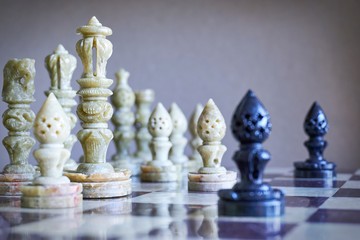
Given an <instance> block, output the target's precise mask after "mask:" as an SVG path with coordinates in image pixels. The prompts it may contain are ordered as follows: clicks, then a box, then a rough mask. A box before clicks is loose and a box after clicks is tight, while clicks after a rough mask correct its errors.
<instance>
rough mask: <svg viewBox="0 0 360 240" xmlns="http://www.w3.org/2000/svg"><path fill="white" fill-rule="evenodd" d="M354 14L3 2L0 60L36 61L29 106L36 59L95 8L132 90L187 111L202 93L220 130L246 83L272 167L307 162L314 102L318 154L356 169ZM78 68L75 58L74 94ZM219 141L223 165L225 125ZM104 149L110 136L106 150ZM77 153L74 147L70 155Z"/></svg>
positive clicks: (331, 6) (211, 5)
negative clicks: (150, 92)
mask: <svg viewBox="0 0 360 240" xmlns="http://www.w3.org/2000/svg"><path fill="white" fill-rule="evenodd" d="M359 12H360V2H359V1H235V0H234V1H216V0H214V1H200V0H194V1H169V0H168V1H166V0H164V1H160V0H156V1H149V0H148V1H146V0H144V1H15V0H11V1H1V8H0V20H1V21H0V35H1V38H0V66H2V67H3V66H4V65H5V63H6V61H7V60H8V59H10V58H14V57H16V58H23V57H30V58H34V59H35V60H36V68H37V75H36V79H35V82H36V95H35V97H36V99H37V101H36V102H35V103H34V104H33V105H32V108H33V109H34V111H35V112H37V111H38V110H39V107H40V105H41V103H42V102H43V101H44V99H45V97H44V94H43V92H44V91H45V90H47V89H48V87H49V84H50V81H49V77H48V74H47V72H46V70H45V68H44V58H45V56H46V55H48V54H49V53H50V52H51V51H52V50H53V49H54V48H55V47H56V45H57V44H58V43H62V44H63V45H64V46H65V48H67V49H68V50H69V51H70V52H71V53H72V54H74V55H76V54H75V47H74V46H75V43H76V41H77V40H78V39H79V38H80V37H79V36H77V35H76V34H75V30H76V28H77V27H79V26H81V25H84V24H85V23H86V22H87V20H88V19H89V18H90V17H91V16H93V15H96V16H97V17H98V19H99V20H100V21H101V22H102V23H103V24H104V25H105V26H108V27H111V28H112V29H113V32H114V34H113V36H111V37H109V39H110V40H111V41H112V42H113V45H114V53H113V56H112V58H111V59H110V60H109V64H108V68H107V69H108V77H111V78H113V77H114V72H115V71H116V70H118V69H119V68H120V67H124V68H126V69H127V70H128V71H130V72H131V78H130V84H131V85H132V87H133V88H134V89H143V88H153V89H154V90H155V91H156V100H157V101H161V102H163V103H164V104H165V105H166V106H169V105H170V103H171V102H172V101H175V102H177V103H178V104H179V105H180V107H182V109H183V110H184V112H185V114H186V115H187V116H190V113H191V112H192V111H193V109H194V107H195V104H196V103H198V102H202V103H205V102H206V101H207V100H208V98H210V97H211V98H213V99H214V101H215V102H216V103H217V105H218V106H219V108H220V110H221V111H222V113H223V115H224V117H225V119H226V120H227V123H228V126H229V123H230V119H231V116H232V112H233V110H234V109H235V107H236V105H237V104H238V102H239V101H240V99H241V98H242V96H243V95H244V94H245V92H246V91H247V89H249V88H252V89H253V90H254V91H255V92H256V94H257V95H258V96H259V97H260V99H261V100H262V101H263V103H264V104H265V106H266V107H267V108H268V110H269V112H270V114H271V116H272V122H273V132H272V134H271V136H270V138H269V140H268V141H267V142H266V144H265V146H266V148H267V149H269V150H270V151H271V153H272V156H273V159H272V161H271V163H270V164H271V165H272V166H292V164H293V162H294V161H299V160H304V159H305V158H306V157H307V152H306V150H305V148H304V147H303V141H304V140H305V138H306V136H305V134H304V132H303V130H302V123H303V120H304V117H305V114H306V112H307V110H308V109H309V107H310V105H311V104H312V102H313V101H314V100H317V101H318V102H319V103H320V104H321V106H322V107H323V109H324V110H325V112H326V114H327V117H328V119H329V122H330V132H329V134H328V135H327V136H326V139H327V140H328V141H329V147H328V148H327V149H326V151H325V155H326V157H327V159H328V160H331V161H334V162H336V163H337V164H338V166H339V168H340V169H343V170H351V169H355V168H357V167H359V166H360V161H359V151H358V150H359V147H360V144H359V143H360V141H359V133H360V131H359V130H360V127H359V126H360V124H359V117H360V107H359V105H358V103H359V100H360V97H359V90H360V47H359V46H360V14H359ZM81 70H82V67H81V64H80V61H79V60H78V69H77V70H76V71H75V73H74V82H73V83H72V85H73V87H74V89H78V85H77V83H76V82H75V80H76V79H77V78H79V76H80V74H81ZM1 81H2V80H1ZM5 109H6V104H5V103H3V102H2V103H1V104H0V112H1V113H2V112H4V111H5ZM77 130H79V126H77V128H76V131H77ZM5 134H6V129H5V128H4V127H3V126H1V128H0V138H1V139H2V138H3V137H4V136H5ZM224 144H226V145H227V146H228V151H227V153H226V155H225V156H224V163H225V165H227V166H233V163H232V160H231V157H232V154H233V152H234V151H235V150H236V148H237V143H236V142H235V141H234V139H233V137H232V136H231V133H230V131H229V129H228V131H227V135H226V137H225V139H224ZM114 150H115V149H114V146H113V143H111V145H110V148H109V150H108V157H110V156H111V155H112V154H113V153H114ZM81 151H82V150H81V147H80V144H79V143H77V145H76V146H75V148H74V150H73V156H74V157H75V158H76V159H77V158H79V156H80V155H81ZM0 152H1V164H0V166H1V167H2V166H3V165H4V164H5V163H7V162H8V155H7V153H6V150H5V148H4V147H3V146H2V145H1V146H0ZM31 162H33V163H34V162H35V161H34V160H33V159H32V160H31Z"/></svg>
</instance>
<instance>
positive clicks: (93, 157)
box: [66, 17, 131, 198]
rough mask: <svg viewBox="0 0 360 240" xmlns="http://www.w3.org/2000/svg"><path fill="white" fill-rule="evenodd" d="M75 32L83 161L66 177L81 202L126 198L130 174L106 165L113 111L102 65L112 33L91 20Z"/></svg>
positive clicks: (109, 81) (108, 52) (109, 80)
mask: <svg viewBox="0 0 360 240" xmlns="http://www.w3.org/2000/svg"><path fill="white" fill-rule="evenodd" d="M77 32H78V33H80V34H82V36H83V39H81V40H79V41H78V42H77V44H76V51H77V53H78V55H79V57H80V59H81V61H82V64H83V66H84V71H83V74H82V77H81V78H80V79H79V80H78V83H79V84H80V90H79V91H78V94H79V95H80V96H81V97H80V99H81V102H80V104H79V105H78V108H77V115H78V117H79V118H80V120H81V126H82V130H80V131H79V132H78V134H77V137H78V139H79V141H80V142H81V145H82V148H83V151H84V160H83V162H81V163H80V164H79V166H78V168H77V169H76V171H72V172H70V171H69V172H67V173H66V176H68V177H69V178H70V180H71V181H72V182H80V183H82V185H83V195H84V198H109V197H120V196H126V195H129V194H130V193H131V179H130V175H131V172H130V171H129V170H127V169H118V170H117V171H115V170H114V168H113V166H112V165H111V164H110V163H108V162H106V152H107V149H108V146H109V143H110V141H111V140H112V138H113V133H112V131H110V130H109V129H108V123H107V122H108V121H109V120H110V119H111V117H112V115H113V108H112V106H111V104H110V103H109V102H107V101H106V100H107V97H109V96H111V95H112V91H111V90H109V89H108V88H109V87H110V85H111V84H112V83H113V80H111V79H108V78H106V64H107V60H108V59H109V58H110V56H111V54H112V43H111V42H110V41H109V40H107V39H106V36H109V35H111V34H112V30H111V29H110V28H108V27H105V26H102V24H101V23H100V22H99V21H98V20H97V18H96V17H92V18H91V19H90V20H89V22H88V24H87V25H86V26H83V27H80V28H78V29H77ZM93 49H95V51H93ZM93 54H94V55H93ZM93 61H94V62H93Z"/></svg>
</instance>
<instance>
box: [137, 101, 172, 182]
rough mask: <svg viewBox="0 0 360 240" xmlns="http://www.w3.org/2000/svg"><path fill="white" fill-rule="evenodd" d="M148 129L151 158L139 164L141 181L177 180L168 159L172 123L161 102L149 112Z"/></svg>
mask: <svg viewBox="0 0 360 240" xmlns="http://www.w3.org/2000/svg"><path fill="white" fill-rule="evenodd" d="M148 129H149V132H150V134H151V135H152V139H151V142H150V148H151V151H152V154H153V160H151V161H148V162H147V163H146V164H144V165H142V166H141V174H140V177H141V181H143V182H174V181H177V179H178V176H177V168H176V166H175V165H174V164H173V163H172V162H171V161H170V160H169V150H170V148H171V146H172V144H171V142H170V141H169V136H170V134H171V132H172V130H173V124H172V120H171V117H170V115H169V113H168V112H167V111H166V109H165V107H164V106H163V105H162V104H161V103H159V104H158V105H157V106H156V108H155V109H154V111H153V112H152V113H151V115H150V119H149V123H148Z"/></svg>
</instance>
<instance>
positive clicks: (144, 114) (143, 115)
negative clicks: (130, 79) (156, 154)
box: [134, 89, 155, 162]
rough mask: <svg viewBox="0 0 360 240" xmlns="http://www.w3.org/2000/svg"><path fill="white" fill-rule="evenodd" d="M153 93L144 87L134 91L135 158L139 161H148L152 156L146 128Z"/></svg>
mask: <svg viewBox="0 0 360 240" xmlns="http://www.w3.org/2000/svg"><path fill="white" fill-rule="evenodd" d="M154 98H155V93H154V91H153V90H151V89H145V90H142V91H139V92H136V93H135V104H136V108H137V110H136V119H135V127H136V136H135V139H136V149H137V151H136V153H135V156H134V157H135V158H137V159H140V161H142V162H145V161H149V160H151V158H152V155H151V151H150V148H149V143H150V140H151V135H150V133H149V130H148V122H149V117H150V115H151V109H150V106H151V104H152V102H153V101H154Z"/></svg>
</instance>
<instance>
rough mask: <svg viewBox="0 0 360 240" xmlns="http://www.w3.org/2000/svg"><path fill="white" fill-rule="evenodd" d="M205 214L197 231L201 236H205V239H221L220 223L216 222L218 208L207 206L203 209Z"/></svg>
mask: <svg viewBox="0 0 360 240" xmlns="http://www.w3.org/2000/svg"><path fill="white" fill-rule="evenodd" d="M202 212H203V214H204V219H203V222H202V224H201V226H200V227H199V229H198V231H197V233H198V235H199V236H201V237H203V238H204V239H219V236H218V231H219V229H218V225H217V223H216V219H217V216H218V214H217V209H216V208H213V207H212V206H211V207H205V208H203V209H202Z"/></svg>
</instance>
